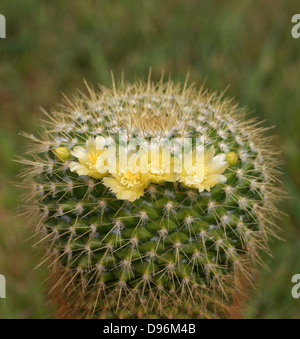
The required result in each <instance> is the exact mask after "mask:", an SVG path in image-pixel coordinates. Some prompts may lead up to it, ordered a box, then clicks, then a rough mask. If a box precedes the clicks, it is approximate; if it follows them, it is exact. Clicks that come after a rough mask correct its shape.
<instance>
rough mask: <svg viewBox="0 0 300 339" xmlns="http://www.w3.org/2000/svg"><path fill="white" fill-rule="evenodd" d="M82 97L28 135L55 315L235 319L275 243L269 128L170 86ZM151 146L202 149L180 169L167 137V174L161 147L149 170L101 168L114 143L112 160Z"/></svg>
mask: <svg viewBox="0 0 300 339" xmlns="http://www.w3.org/2000/svg"><path fill="white" fill-rule="evenodd" d="M88 91H89V94H88V95H87V96H85V95H83V94H82V93H79V94H77V95H76V96H75V97H74V98H73V99H72V100H67V104H66V105H64V106H63V107H62V108H60V109H59V110H56V111H53V112H52V113H51V114H47V121H46V122H45V123H44V127H43V131H42V132H41V134H40V136H39V137H35V136H33V135H28V134H25V133H24V135H25V136H26V137H28V138H29V139H30V141H31V142H30V145H31V146H30V148H29V151H28V156H26V158H22V159H21V162H22V163H24V164H25V165H26V170H24V172H23V173H22V176H23V177H24V184H23V186H24V187H25V188H26V190H27V194H26V196H25V202H24V205H25V208H26V212H27V214H28V215H29V216H31V217H32V218H33V222H34V224H35V225H36V234H37V235H38V243H39V244H40V243H44V247H45V248H46V253H45V258H43V260H42V263H43V264H46V263H48V267H49V268H50V273H49V274H50V280H51V282H52V285H51V288H50V293H49V294H50V298H51V300H53V301H54V302H55V303H56V304H57V305H58V310H57V317H64V318H72V317H75V318H224V317H231V316H235V315H237V314H238V313H236V312H239V307H240V305H241V303H242V302H243V301H244V297H245V295H246V293H247V289H248V288H249V286H250V285H252V283H253V278H254V275H255V274H254V272H255V268H256V266H257V264H258V263H261V257H260V253H261V252H262V251H267V252H268V251H269V249H268V239H269V238H270V236H276V232H275V230H276V225H275V224H274V217H276V216H277V214H278V211H277V209H276V207H275V203H276V201H277V199H278V198H279V196H280V187H279V186H280V185H279V181H278V179H277V177H278V170H277V167H278V161H277V160H276V150H275V149H274V148H273V147H272V146H271V142H270V138H269V137H265V136H264V135H263V134H264V132H265V129H264V128H262V127H260V124H259V123H257V122H256V121H255V120H249V121H247V120H246V118H245V111H244V110H243V109H240V108H238V107H237V106H236V105H234V104H233V103H232V101H231V100H226V99H223V98H222V97H220V96H218V95H217V94H214V93H213V94H212V93H209V92H208V91H206V90H200V91H197V90H196V89H195V88H194V87H193V86H191V87H189V86H187V85H185V86H183V88H182V87H181V85H180V84H174V83H173V82H172V81H168V82H167V83H165V82H163V80H161V81H160V82H158V83H152V82H151V81H150V80H149V81H148V83H143V82H136V83H134V84H128V83H125V82H123V81H122V82H121V83H119V84H117V85H116V84H115V83H114V84H113V88H112V89H108V88H105V87H101V88H100V90H99V91H98V92H97V91H94V90H93V89H91V88H89V87H88ZM124 131H125V133H126V134H124V133H123V137H122V138H120V137H117V136H120V132H124ZM152 138H156V139H157V140H168V141H174V140H176V141H177V142H179V149H180V150H181V147H182V143H181V141H182V140H185V139H186V138H189V140H191V144H190V146H191V147H192V149H194V148H193V147H195V145H197V144H196V140H200V141H202V145H203V147H204V148H203V149H202V153H201V154H202V158H201V155H200V158H201V159H202V165H199V164H198V163H197V162H195V161H194V158H193V159H192V164H191V166H190V167H187V169H182V171H179V170H177V171H176V170H175V167H176V162H177V161H178V159H179V158H176V157H175V156H174V154H175V151H174V150H175V148H176V147H175V146H174V143H172V144H171V145H172V146H171V147H170V148H169V149H168V152H167V153H169V154H170V159H171V161H170V163H169V164H168V165H169V168H170V171H169V172H167V171H166V170H165V169H164V165H165V163H164V162H163V161H161V153H159V157H158V161H156V163H155V164H154V167H153V168H152V167H151V166H152V165H153V164H151V163H150V167H149V162H148V158H147V156H146V157H145V156H144V157H143V156H141V157H140V158H139V160H138V161H139V164H140V165H143V164H144V165H145V163H146V167H147V168H148V169H150V170H149V171H148V173H144V172H143V173H142V172H141V171H140V170H138V171H136V172H134V171H133V170H132V169H130V170H129V169H128V168H127V172H126V171H125V172H124V171H123V172H122V171H120V169H119V168H116V170H115V171H111V170H108V166H107V163H108V159H109V154H111V153H110V150H109V146H110V145H113V144H114V145H116V150H117V151H116V157H117V158H120V157H121V156H122V154H124V153H125V154H127V153H126V152H128V150H127V148H126V147H127V146H128V143H129V142H132V141H135V140H140V139H142V140H143V142H145V141H146V142H150V140H152ZM146 147H148V146H146ZM139 152H142V149H141V148H137V149H136V150H135V151H132V154H133V155H134V156H135V155H137V154H139ZM159 152H160V151H159ZM192 152H193V151H192ZM180 159H181V160H182V159H183V157H181V158H180ZM197 166H198V167H197ZM201 166H202V167H201ZM200 167H201V168H202V170H203V171H204V174H203V175H200V174H199V175H198V174H195V173H196V172H195V173H194V172H193V171H194V170H195V171H196V170H197V168H200ZM139 171H140V172H139Z"/></svg>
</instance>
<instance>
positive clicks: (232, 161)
mask: <svg viewBox="0 0 300 339" xmlns="http://www.w3.org/2000/svg"><path fill="white" fill-rule="evenodd" d="M238 160H239V157H238V155H237V154H236V153H235V152H228V153H226V161H227V162H228V164H229V166H235V165H236V164H237V162H238Z"/></svg>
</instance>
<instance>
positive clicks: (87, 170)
mask: <svg viewBox="0 0 300 339" xmlns="http://www.w3.org/2000/svg"><path fill="white" fill-rule="evenodd" d="M105 142H106V141H105V138H103V137H96V139H89V140H87V142H86V147H82V146H76V147H74V149H73V151H72V152H71V154H72V155H73V156H74V157H75V158H77V159H78V162H74V161H72V162H71V163H70V165H69V167H70V170H71V171H72V172H76V173H77V174H78V175H87V176H90V177H92V178H95V179H102V178H103V177H105V176H107V175H108V151H107V149H106V147H105Z"/></svg>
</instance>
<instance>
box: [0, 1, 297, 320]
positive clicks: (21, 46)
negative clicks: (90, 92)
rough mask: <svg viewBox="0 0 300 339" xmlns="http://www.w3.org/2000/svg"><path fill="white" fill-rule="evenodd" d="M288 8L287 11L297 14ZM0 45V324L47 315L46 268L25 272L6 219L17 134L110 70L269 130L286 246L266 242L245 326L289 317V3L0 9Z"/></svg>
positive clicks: (293, 191) (292, 55)
mask: <svg viewBox="0 0 300 339" xmlns="http://www.w3.org/2000/svg"><path fill="white" fill-rule="evenodd" d="M297 5H298V6H297ZM0 13H1V14H3V15H5V16H6V20H7V39H1V40H0V145H1V146H0V274H4V275H5V276H6V279H7V299H0V318H40V317H50V318H51V317H52V314H53V309H52V308H50V307H49V306H47V299H46V292H45V290H46V285H45V283H44V281H45V273H46V272H45V270H44V269H38V270H36V271H33V268H34V267H35V265H36V264H37V263H38V262H39V258H38V257H39V253H38V252H34V251H33V250H32V249H31V246H30V242H25V240H26V239H27V238H28V230H27V229H26V228H25V227H24V221H23V220H22V219H20V218H13V215H14V214H15V210H16V209H17V208H18V205H19V198H20V191H19V190H18V189H17V188H15V187H14V186H13V182H15V181H16V180H17V179H16V176H17V174H18V173H19V171H20V167H19V165H18V164H17V163H14V162H12V161H11V159H12V158H13V157H14V156H15V155H22V153H23V152H24V140H23V138H22V137H20V136H19V135H18V133H19V131H20V130H23V131H27V132H30V133H31V132H34V131H36V129H37V128H38V125H39V121H38V119H39V118H41V117H42V114H41V111H40V107H41V106H42V107H43V108H45V109H46V110H49V109H51V107H53V106H55V104H56V103H57V102H61V101H62V95H61V92H63V93H65V94H66V95H67V96H69V95H71V94H72V93H73V90H74V89H81V90H83V91H85V87H84V84H83V78H85V79H86V80H87V82H88V83H91V84H94V85H96V84H97V83H101V84H104V85H110V83H111V75H110V72H111V70H112V71H113V72H114V75H115V77H116V78H118V77H120V76H121V74H122V72H124V74H125V78H126V79H127V80H134V79H135V78H136V77H138V78H142V79H146V78H147V76H148V72H149V68H150V67H152V77H153V79H154V80H155V79H158V78H159V77H160V75H161V72H162V71H165V72H166V74H167V75H168V74H169V73H171V74H172V77H173V79H174V80H184V79H185V77H186V74H187V72H188V71H189V72H190V80H191V82H195V84H196V85H197V86H200V85H201V84H202V83H203V81H206V84H207V87H209V88H211V89H213V90H218V91H222V90H224V89H225V88H227V87H228V86H229V87H228V89H227V94H228V95H229V96H231V97H235V98H236V99H237V100H238V101H239V102H240V104H241V106H248V108H249V109H250V111H251V112H253V113H251V114H252V115H254V116H259V117H260V118H261V119H266V120H267V121H266V123H265V124H266V126H267V125H271V126H273V125H274V126H275V128H274V130H273V131H272V133H275V134H277V135H278V141H277V142H278V145H279V146H280V147H282V149H283V154H282V155H280V156H281V157H282V160H283V161H284V165H283V176H282V180H283V183H284V186H285V187H286V190H287V192H288V194H289V195H290V196H291V199H288V200H287V201H286V202H285V203H283V204H281V206H280V209H282V210H283V211H284V212H285V213H286V216H284V217H283V219H282V220H281V221H280V222H279V223H280V226H281V228H282V232H281V234H280V235H281V237H283V238H284V239H285V241H278V240H274V241H273V242H272V243H271V247H272V249H273V254H274V255H273V258H269V257H265V261H266V263H267V265H268V267H269V270H265V269H261V274H260V278H259V280H258V284H257V289H256V290H255V291H253V294H252V296H251V300H250V302H249V307H248V308H247V309H246V310H245V316H246V317H250V318H300V299H299V300H294V299H293V298H292V297H291V288H292V284H291V278H292V276H293V275H294V274H296V273H300V176H299V172H300V156H299V146H300V132H299V131H300V78H299V74H300V39H299V40H296V39H293V38H292V36H291V29H292V26H293V24H292V23H291V18H292V16H293V15H294V14H295V13H300V4H299V1H298V0H281V1H271V0H264V1H248V0H243V1H240V0H227V1H226V2H225V1H223V2H221V1H216V0H212V1H204V0H200V1H199V0H188V1H183V0H172V1H171V0H139V1H137V0H101V1H93V0H85V1H79V0H72V1H71V0H64V1H55V0H53V1H38V0H26V1H24V0H14V1H11V0H2V1H1V4H0Z"/></svg>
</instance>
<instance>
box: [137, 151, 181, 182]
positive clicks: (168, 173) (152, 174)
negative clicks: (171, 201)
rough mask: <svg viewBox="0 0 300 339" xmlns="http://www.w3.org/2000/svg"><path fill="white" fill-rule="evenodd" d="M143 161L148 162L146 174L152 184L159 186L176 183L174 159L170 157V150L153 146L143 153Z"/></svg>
mask: <svg viewBox="0 0 300 339" xmlns="http://www.w3.org/2000/svg"><path fill="white" fill-rule="evenodd" d="M141 159H142V161H145V162H147V161H148V165H146V172H147V173H148V177H149V180H150V182H152V183H155V184H159V183H162V182H166V181H168V182H176V180H177V177H176V175H175V173H174V159H173V158H172V157H171V156H170V152H169V150H168V149H166V148H163V147H160V146H159V145H151V146H150V147H149V148H148V149H147V150H143V151H142V156H141Z"/></svg>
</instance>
